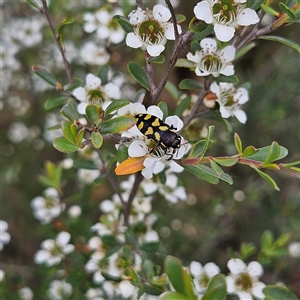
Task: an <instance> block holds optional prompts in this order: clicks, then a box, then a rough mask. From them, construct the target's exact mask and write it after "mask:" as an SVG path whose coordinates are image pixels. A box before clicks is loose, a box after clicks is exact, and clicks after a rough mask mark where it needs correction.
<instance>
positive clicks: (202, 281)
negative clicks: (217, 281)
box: [199, 273, 210, 288]
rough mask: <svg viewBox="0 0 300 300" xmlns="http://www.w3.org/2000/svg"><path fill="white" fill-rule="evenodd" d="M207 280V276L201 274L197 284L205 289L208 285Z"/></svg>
mask: <svg viewBox="0 0 300 300" xmlns="http://www.w3.org/2000/svg"><path fill="white" fill-rule="evenodd" d="M209 279H210V278H209V277H208V276H207V274H206V273H203V274H202V275H201V276H200V278H199V284H200V286H202V287H204V288H206V287H207V285H208V282H209Z"/></svg>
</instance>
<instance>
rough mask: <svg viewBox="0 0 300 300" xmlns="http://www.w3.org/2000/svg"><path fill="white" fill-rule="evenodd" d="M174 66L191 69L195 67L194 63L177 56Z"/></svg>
mask: <svg viewBox="0 0 300 300" xmlns="http://www.w3.org/2000/svg"><path fill="white" fill-rule="evenodd" d="M175 67H179V68H188V69H192V70H193V69H195V64H194V63H193V62H192V61H190V60H188V59H186V58H179V59H177V61H176V64H175Z"/></svg>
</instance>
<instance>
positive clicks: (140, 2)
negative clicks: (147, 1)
mask: <svg viewBox="0 0 300 300" xmlns="http://www.w3.org/2000/svg"><path fill="white" fill-rule="evenodd" d="M136 5H137V6H138V7H139V8H141V9H143V7H144V5H143V0H136Z"/></svg>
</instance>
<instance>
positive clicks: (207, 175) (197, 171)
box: [184, 165, 219, 184]
mask: <svg viewBox="0 0 300 300" xmlns="http://www.w3.org/2000/svg"><path fill="white" fill-rule="evenodd" d="M184 168H185V169H186V170H187V171H189V172H191V173H192V174H194V175H196V176H197V177H199V178H200V179H203V180H205V181H207V182H209V183H212V184H218V183H219V178H218V177H217V176H216V174H215V172H214V171H213V170H212V169H211V168H209V167H207V166H204V165H196V166H194V165H185V166H184Z"/></svg>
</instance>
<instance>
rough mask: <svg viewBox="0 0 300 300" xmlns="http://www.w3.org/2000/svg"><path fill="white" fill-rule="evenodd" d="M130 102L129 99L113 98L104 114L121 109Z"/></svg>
mask: <svg viewBox="0 0 300 300" xmlns="http://www.w3.org/2000/svg"><path fill="white" fill-rule="evenodd" d="M129 103H130V101H129V100H124V99H118V100H113V102H112V103H110V104H109V105H108V107H107V108H106V110H105V112H104V116H105V117H106V116H107V115H109V114H111V113H112V112H114V111H116V110H118V109H120V108H121V107H123V106H126V105H128V104H129Z"/></svg>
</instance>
